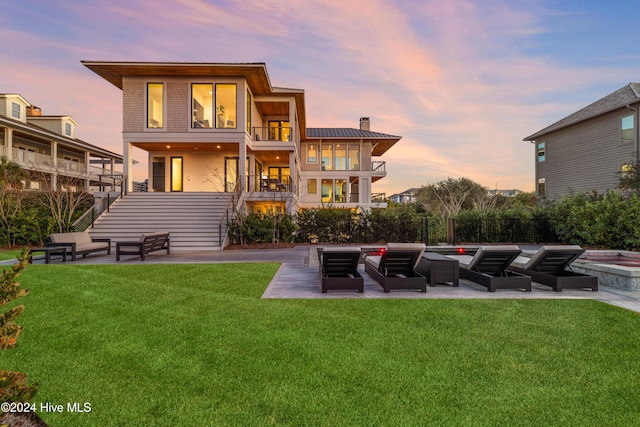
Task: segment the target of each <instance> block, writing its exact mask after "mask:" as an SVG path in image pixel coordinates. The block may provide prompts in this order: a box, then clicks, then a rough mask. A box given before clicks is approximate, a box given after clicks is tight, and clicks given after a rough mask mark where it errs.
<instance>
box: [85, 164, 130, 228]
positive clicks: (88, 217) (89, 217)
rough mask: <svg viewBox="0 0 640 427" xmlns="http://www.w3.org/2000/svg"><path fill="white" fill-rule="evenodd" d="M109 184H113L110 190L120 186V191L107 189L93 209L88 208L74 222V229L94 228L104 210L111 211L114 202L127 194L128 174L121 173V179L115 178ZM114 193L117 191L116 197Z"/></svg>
mask: <svg viewBox="0 0 640 427" xmlns="http://www.w3.org/2000/svg"><path fill="white" fill-rule="evenodd" d="M108 185H110V186H111V189H110V190H114V189H115V188H116V187H118V186H120V192H119V193H118V192H116V191H107V194H106V196H103V197H101V198H99V199H98V200H97V201H96V202H95V204H94V206H93V208H92V209H89V210H87V211H86V212H85V213H84V214H82V216H80V218H78V219H77V220H76V221H75V222H74V223H73V229H74V230H75V231H84V230H86V229H87V228H89V226H91V228H93V227H94V225H95V222H96V220H97V219H98V218H99V217H100V215H102V214H103V213H104V212H109V211H110V208H111V205H112V204H113V202H115V201H116V200H118V199H119V198H121V197H124V196H125V195H126V194H127V189H126V187H127V176H126V175H120V180H119V181H115V180H114V183H113V184H108ZM113 193H115V197H114V194H113Z"/></svg>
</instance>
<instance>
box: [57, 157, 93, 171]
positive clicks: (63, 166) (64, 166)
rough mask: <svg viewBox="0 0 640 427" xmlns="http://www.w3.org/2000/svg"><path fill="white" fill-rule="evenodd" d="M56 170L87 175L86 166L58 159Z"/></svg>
mask: <svg viewBox="0 0 640 427" xmlns="http://www.w3.org/2000/svg"><path fill="white" fill-rule="evenodd" d="M58 170H60V171H70V172H76V173H81V174H85V173H87V165H85V164H84V163H80V162H72V161H71V160H67V159H58Z"/></svg>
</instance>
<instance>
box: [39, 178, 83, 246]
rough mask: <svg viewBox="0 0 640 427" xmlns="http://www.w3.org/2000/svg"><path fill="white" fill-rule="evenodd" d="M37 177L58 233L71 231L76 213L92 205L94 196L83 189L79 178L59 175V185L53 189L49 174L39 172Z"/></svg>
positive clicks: (45, 203)
mask: <svg viewBox="0 0 640 427" xmlns="http://www.w3.org/2000/svg"><path fill="white" fill-rule="evenodd" d="M35 175H36V177H37V179H38V180H39V181H40V182H41V183H42V184H43V190H42V194H43V199H42V200H43V204H44V206H45V207H47V208H49V210H50V211H51V215H52V217H53V219H54V220H55V222H56V224H57V226H58V232H59V233H63V232H65V231H71V229H72V228H73V221H74V219H75V216H76V213H77V212H78V211H79V210H80V208H81V207H83V206H86V205H87V204H89V203H91V202H92V201H93V196H92V195H91V194H89V193H87V192H85V191H83V190H82V189H81V188H82V181H81V180H79V179H78V178H74V177H70V176H67V175H61V174H58V178H57V184H58V185H57V186H56V188H53V185H52V183H51V180H50V179H49V176H48V174H46V173H44V172H37V173H36V174H35Z"/></svg>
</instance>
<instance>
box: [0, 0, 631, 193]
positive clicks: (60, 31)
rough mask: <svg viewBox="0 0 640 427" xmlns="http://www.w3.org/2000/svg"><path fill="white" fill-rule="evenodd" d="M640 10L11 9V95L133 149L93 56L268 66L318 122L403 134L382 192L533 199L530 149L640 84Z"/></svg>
mask: <svg viewBox="0 0 640 427" xmlns="http://www.w3.org/2000/svg"><path fill="white" fill-rule="evenodd" d="M638 12H640V6H639V5H638V3H637V1H631V0H619V1H616V2H611V1H607V2H605V1H600V0H593V1H588V2H586V1H580V0H558V1H542V0H528V1H513V0H413V1H400V0H346V1H345V0H319V1H313V0H289V1H277V0H242V1H232V0H226V1H219V0H162V1H160V0H126V1H123V0H84V1H77V0H57V1H56V0H30V1H16V0H0V40H1V41H2V42H1V43H0V93H19V94H21V95H22V96H23V97H24V98H25V99H27V101H29V102H31V103H32V104H34V105H36V106H38V107H40V108H41V109H42V111H43V114H52V115H71V116H72V117H73V118H74V119H75V120H76V121H77V122H78V123H79V126H78V128H77V130H76V137H78V138H80V139H82V140H84V141H87V142H90V143H92V144H95V145H99V146H102V147H104V148H107V149H110V150H112V151H115V152H118V153H122V136H121V135H122V134H121V133H122V101H121V98H122V94H121V91H120V90H119V89H117V88H116V87H115V86H113V85H111V84H110V83H108V82H107V81H105V80H103V79H102V78H100V77H99V76H97V75H96V74H94V73H92V72H91V71H89V70H88V69H86V68H85V67H83V66H82V65H81V64H80V61H81V60H98V61H168V62H182V61H185V62H264V63H266V65H267V70H268V72H269V77H270V79H271V83H272V85H274V86H280V87H291V88H299V89H304V90H305V94H306V111H307V126H308V127H354V128H357V127H358V119H359V118H360V117H361V116H368V117H371V129H372V130H374V131H377V132H383V133H389V134H393V135H402V136H403V138H402V140H401V141H400V142H399V143H398V144H396V146H395V147H393V148H392V149H391V150H390V151H388V152H387V154H385V156H383V157H382V158H381V160H385V161H386V162H387V177H386V178H385V179H383V180H380V181H379V182H377V183H376V184H375V185H374V188H373V190H374V191H375V192H386V193H387V195H391V194H393V193H397V192H401V191H404V190H406V189H408V188H411V187H419V186H421V185H426V184H429V183H433V182H437V181H440V180H443V179H446V178H447V177H453V178H458V177H469V178H471V179H473V180H475V181H477V182H479V183H481V184H483V185H485V186H487V187H489V188H500V189H512V188H517V189H520V190H524V191H532V190H533V187H534V152H533V150H534V148H533V146H532V145H531V144H530V143H528V142H523V141H522V139H523V138H524V137H526V136H528V135H530V134H533V133H534V132H536V131H538V130H540V129H542V128H544V127H546V126H547V125H549V124H551V123H553V122H555V121H557V120H559V119H561V118H563V117H564V116H566V115H568V114H570V113H573V112H575V111H577V110H578V109H580V108H582V107H584V106H586V105H588V104H590V103H591V102H594V101H596V100H598V99H599V98H601V97H603V96H605V95H607V94H609V93H611V92H613V91H615V90H617V89H619V88H621V87H622V86H624V85H626V84H627V83H629V82H638V81H640V49H638V46H639V45H640V43H639V41H640V31H639V30H638V27H637V15H638ZM136 158H137V159H138V160H144V161H145V162H146V153H144V152H139V153H138V152H136ZM134 170H135V174H136V176H135V177H134V178H136V179H139V180H140V179H143V178H146V167H145V166H144V165H138V166H135V167H134Z"/></svg>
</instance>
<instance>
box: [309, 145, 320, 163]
mask: <svg viewBox="0 0 640 427" xmlns="http://www.w3.org/2000/svg"><path fill="white" fill-rule="evenodd" d="M307 163H318V144H307Z"/></svg>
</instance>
